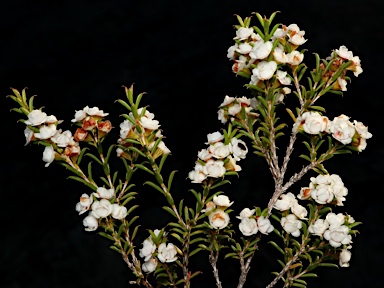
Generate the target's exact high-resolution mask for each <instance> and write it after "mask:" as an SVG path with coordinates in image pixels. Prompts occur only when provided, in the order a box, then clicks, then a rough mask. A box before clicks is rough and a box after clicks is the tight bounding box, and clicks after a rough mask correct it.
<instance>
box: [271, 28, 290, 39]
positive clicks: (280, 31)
mask: <svg viewBox="0 0 384 288" xmlns="http://www.w3.org/2000/svg"><path fill="white" fill-rule="evenodd" d="M286 35H287V31H286V30H284V29H281V28H277V29H276V31H275V33H274V34H273V36H272V39H273V40H275V39H279V38H283V37H285V36H286Z"/></svg>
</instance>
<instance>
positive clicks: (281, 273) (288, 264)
mask: <svg viewBox="0 0 384 288" xmlns="http://www.w3.org/2000/svg"><path fill="white" fill-rule="evenodd" d="M304 251H305V245H303V244H302V245H301V247H300V250H299V251H297V252H296V253H295V255H293V257H292V259H291V260H289V261H288V262H287V264H285V267H284V268H283V269H282V270H281V271H280V273H279V275H277V276H276V278H275V279H273V280H272V282H271V283H269V285H268V286H267V287H266V288H271V287H273V286H275V285H276V283H277V282H278V281H279V280H280V279H281V278H282V277H283V276H284V274H285V273H286V272H287V271H288V270H289V268H290V267H291V265H292V264H293V263H295V261H296V260H297V258H298V257H299V256H300V254H301V253H303V252H304ZM284 287H285V286H284Z"/></svg>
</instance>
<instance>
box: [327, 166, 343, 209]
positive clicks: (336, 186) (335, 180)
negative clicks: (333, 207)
mask: <svg viewBox="0 0 384 288" xmlns="http://www.w3.org/2000/svg"><path fill="white" fill-rule="evenodd" d="M329 178H330V182H331V183H330V185H331V187H332V192H333V194H334V195H335V198H336V200H337V205H338V206H344V204H343V201H345V200H346V199H345V197H344V196H347V194H348V189H347V188H346V187H345V186H344V183H343V181H342V180H341V178H340V176H339V175H336V174H332V175H330V177H329Z"/></svg>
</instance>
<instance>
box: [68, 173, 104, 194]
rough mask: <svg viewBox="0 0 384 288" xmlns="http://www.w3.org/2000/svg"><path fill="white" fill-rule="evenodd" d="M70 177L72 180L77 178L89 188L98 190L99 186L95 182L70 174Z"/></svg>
mask: <svg viewBox="0 0 384 288" xmlns="http://www.w3.org/2000/svg"><path fill="white" fill-rule="evenodd" d="M68 178H69V179H72V180H75V181H78V182H81V183H83V184H85V185H87V186H88V187H89V188H91V189H92V190H93V191H95V192H96V191H97V187H96V186H94V185H93V184H91V183H89V182H87V181H85V180H84V179H82V178H80V177H77V176H68Z"/></svg>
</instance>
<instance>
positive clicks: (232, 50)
mask: <svg viewBox="0 0 384 288" xmlns="http://www.w3.org/2000/svg"><path fill="white" fill-rule="evenodd" d="M238 48H239V46H238V45H237V44H235V45H233V46H231V47H229V48H228V51H227V57H228V58H229V59H230V60H233V59H234V58H235V51H236V50H237V49H238Z"/></svg>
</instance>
